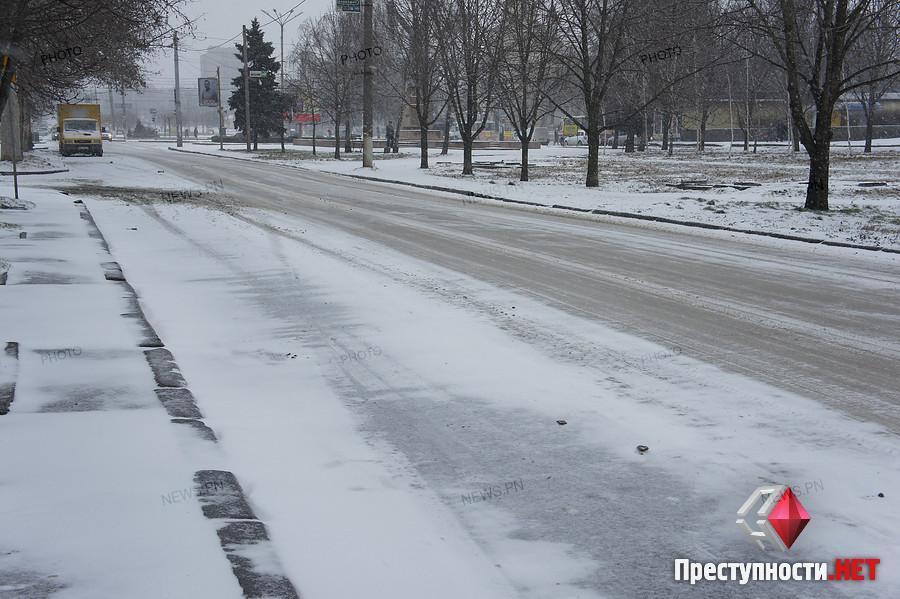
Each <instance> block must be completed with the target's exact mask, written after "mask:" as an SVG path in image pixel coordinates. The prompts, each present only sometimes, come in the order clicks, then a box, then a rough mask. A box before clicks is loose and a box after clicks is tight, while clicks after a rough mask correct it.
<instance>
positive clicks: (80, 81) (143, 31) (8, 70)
mask: <svg viewBox="0 0 900 599" xmlns="http://www.w3.org/2000/svg"><path fill="white" fill-rule="evenodd" d="M8 4H9V6H4V9H3V12H4V14H3V16H2V18H0V55H3V56H4V57H5V59H4V61H3V66H2V67H0V116H2V111H3V108H4V107H5V106H6V98H7V96H8V95H9V92H10V89H11V84H12V80H13V78H14V77H15V79H16V85H17V87H18V94H19V96H20V97H21V98H22V99H23V100H24V101H25V102H26V104H27V105H30V106H33V107H35V108H43V109H46V108H48V107H49V106H50V105H52V104H53V103H55V101H67V100H70V99H72V98H74V97H75V96H76V95H77V94H78V91H79V90H80V89H82V88H83V86H85V85H88V84H96V83H100V84H107V83H114V84H116V85H117V86H123V85H124V86H125V87H131V88H136V87H140V86H142V85H143V84H144V80H143V64H144V61H146V60H148V59H149V58H151V56H152V54H153V52H154V51H155V50H159V49H161V48H164V47H166V46H167V45H168V44H169V42H170V40H171V34H172V32H173V31H174V30H175V29H174V28H173V27H172V25H171V24H170V21H171V20H176V19H177V20H180V21H181V22H182V24H181V25H180V27H179V29H180V30H182V31H190V30H191V26H190V25H189V24H188V19H187V18H186V17H185V16H184V14H183V13H182V12H181V10H180V7H181V6H182V5H183V4H184V0H119V1H117V2H115V3H111V2H108V1H104V0H67V1H65V2H59V1H57V0H10V1H9V2H8ZM76 48H77V49H76ZM60 51H61V52H62V54H59V52H60ZM60 56H63V57H64V58H60Z"/></svg>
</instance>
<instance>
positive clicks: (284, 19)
mask: <svg viewBox="0 0 900 599" xmlns="http://www.w3.org/2000/svg"><path fill="white" fill-rule="evenodd" d="M303 2H306V0H303V1H302V2H300V4H303ZM300 4H298V5H297V6H300ZM297 6H295V7H294V8H292V9H291V10H289V11H287V12H286V13H279V12H278V10H277V9H275V8H273V9H272V13H274V15H275V16H272V15H271V14H269V13H268V12H267V11H265V10H264V11H262V12H263V14H264V15H266V16H267V17H269V18H270V19H272V20H273V21H275V22H276V23H278V25H279V26H280V27H281V67H280V68H279V69H278V70H279V71H281V87H280V88H279V90H280V91H281V93H282V95H283V94H284V26H285V25H287V24H288V23H289V22H291V21H293V20H294V19H296V18H297V17H299V16H300V15H302V14H303V12H302V11H301V12H298V13H297V14H295V15H294V16H293V17H292V16H291V13H293V12H294V9H295V8H297ZM281 152H282V154H283V153H284V118H283V117H282V122H281Z"/></svg>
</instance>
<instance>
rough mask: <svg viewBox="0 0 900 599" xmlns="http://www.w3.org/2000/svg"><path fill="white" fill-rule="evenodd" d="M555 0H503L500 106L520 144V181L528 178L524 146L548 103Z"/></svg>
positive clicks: (548, 108) (554, 24) (529, 140)
mask: <svg viewBox="0 0 900 599" xmlns="http://www.w3.org/2000/svg"><path fill="white" fill-rule="evenodd" d="M554 5H555V0H549V4H548V5H545V4H544V0H505V3H504V11H505V13H506V16H505V17H504V21H505V23H506V29H505V31H504V33H503V38H502V39H503V42H504V43H505V45H506V46H507V50H506V52H505V57H504V60H503V62H502V64H501V66H500V77H499V87H500V98H499V99H500V107H501V108H502V109H503V112H504V113H505V114H506V117H507V118H508V119H509V122H510V123H511V124H512V127H513V130H514V131H515V132H516V136H517V137H518V138H519V143H520V144H521V147H522V169H521V172H520V175H519V179H520V180H521V181H528V146H529V144H530V143H531V137H532V135H534V127H535V125H537V121H538V119H539V118H541V117H542V116H544V115H545V114H546V113H547V112H548V111H549V110H552V105H551V104H550V103H549V102H548V101H547V99H546V97H545V93H544V87H545V84H546V80H547V75H548V74H549V71H550V65H551V62H552V60H553V52H552V49H551V45H552V44H553V43H554V38H555V29H556V21H555V20H554V19H552V18H550V14H551V13H552V11H553V10H554V9H555V8H554Z"/></svg>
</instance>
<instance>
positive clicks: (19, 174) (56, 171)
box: [0, 168, 69, 177]
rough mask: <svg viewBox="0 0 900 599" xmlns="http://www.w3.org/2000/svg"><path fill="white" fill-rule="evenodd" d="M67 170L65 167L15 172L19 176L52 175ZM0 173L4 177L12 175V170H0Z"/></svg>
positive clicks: (66, 171)
mask: <svg viewBox="0 0 900 599" xmlns="http://www.w3.org/2000/svg"><path fill="white" fill-rule="evenodd" d="M68 172H69V169H67V168H60V169H56V170H52V171H18V172H17V173H16V176H17V177H20V176H22V175H53V174H56V173H68ZM0 175H3V176H4V177H12V176H13V173H12V171H0Z"/></svg>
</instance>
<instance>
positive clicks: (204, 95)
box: [197, 77, 219, 108]
mask: <svg viewBox="0 0 900 599" xmlns="http://www.w3.org/2000/svg"><path fill="white" fill-rule="evenodd" d="M197 93H198V94H199V96H200V106H212V107H213V108H215V107H217V106H218V105H219V82H218V80H217V79H216V78H215V77H199V78H198V79H197Z"/></svg>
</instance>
